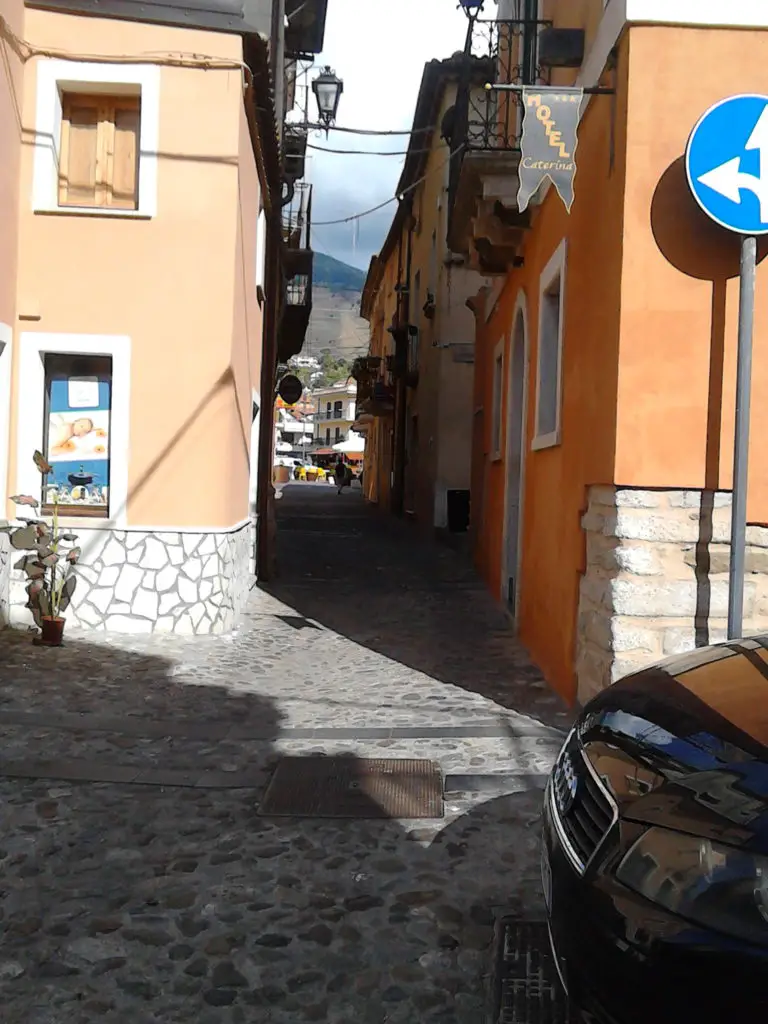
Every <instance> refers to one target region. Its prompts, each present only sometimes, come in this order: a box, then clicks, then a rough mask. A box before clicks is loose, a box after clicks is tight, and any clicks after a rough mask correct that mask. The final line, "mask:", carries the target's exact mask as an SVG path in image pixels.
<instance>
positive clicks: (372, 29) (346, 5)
mask: <svg viewBox="0 0 768 1024" xmlns="http://www.w3.org/2000/svg"><path fill="white" fill-rule="evenodd" d="M487 6H488V8H489V15H490V16H492V15H493V14H494V13H495V5H494V4H493V3H491V2H489V3H488V5H487ZM466 30H467V21H466V17H465V16H464V14H463V12H462V11H461V10H460V9H459V8H458V0H386V2H384V3H382V2H381V0H329V2H328V19H327V23H326V32H325V49H324V51H323V53H322V54H320V56H319V57H318V58H317V62H316V66H315V67H314V68H313V69H312V71H311V72H310V74H309V79H310V80H311V79H312V78H314V77H316V75H317V74H318V72H319V70H320V68H322V67H323V65H325V64H329V65H330V66H331V68H333V70H334V71H335V72H336V74H337V75H338V76H339V78H341V79H342V80H343V82H344V93H343V95H342V97H341V103H340V105H339V113H338V118H337V123H338V124H339V125H341V126H343V127H351V128H366V129H371V128H376V129H379V130H383V129H386V130H398V129H399V130H402V129H406V130H407V129H409V128H410V127H411V124H412V121H413V113H414V109H415V106H416V98H417V96H418V92H419V85H420V84H421V76H422V73H423V70H424V64H425V63H426V62H427V61H428V60H432V59H433V58H439V59H442V58H444V57H449V56H450V55H451V54H452V53H455V51H456V50H460V49H462V48H463V45H464V38H465V35H466ZM309 119H310V121H316V120H317V106H316V103H315V98H314V96H310V107H309ZM309 142H310V144H311V145H315V146H325V147H329V148H333V149H347V150H350V149H354V150H361V149H363V150H365V151H366V153H370V152H371V151H383V150H386V151H388V152H395V151H403V150H405V149H406V148H407V145H408V136H407V135H405V136H391V137H386V136H360V135H350V134H347V133H346V132H334V131H331V133H330V137H329V138H328V139H327V140H326V138H325V134H324V133H319V132H313V133H311V134H310V137H309ZM307 154H308V157H309V159H308V160H307V178H308V179H309V180H310V181H311V182H312V183H313V186H314V188H313V192H312V247H313V248H314V249H315V250H317V251H319V252H325V253H328V254H329V255H331V256H335V257H336V259H339V260H343V262H345V263H350V264H352V265H353V266H357V267H360V268H361V269H363V270H366V269H367V268H368V264H369V261H370V258H371V256H372V255H373V254H374V253H375V252H378V251H379V249H380V247H381V244H382V242H383V241H384V237H385V236H386V233H387V230H388V229H389V225H390V223H391V221H392V216H393V214H394V212H395V209H396V204H395V203H390V205H389V206H387V207H385V208H384V209H383V210H380V211H379V212H378V213H374V214H371V215H370V216H368V217H363V218H361V219H360V220H358V221H355V222H353V223H351V224H339V225H334V226H323V225H322V224H318V221H326V220H336V219H338V218H342V217H348V216H350V215H352V214H355V213H358V212H360V211H363V210H366V209H369V208H370V207H372V206H376V205H377V204H378V203H381V202H383V201H384V200H385V199H389V198H390V197H391V196H392V195H394V191H395V186H396V185H397V180H398V178H399V176H400V171H401V170H402V166H403V157H402V156H370V155H365V156H338V155H334V154H331V153H324V152H319V151H318V150H315V149H309V150H308V151H307Z"/></svg>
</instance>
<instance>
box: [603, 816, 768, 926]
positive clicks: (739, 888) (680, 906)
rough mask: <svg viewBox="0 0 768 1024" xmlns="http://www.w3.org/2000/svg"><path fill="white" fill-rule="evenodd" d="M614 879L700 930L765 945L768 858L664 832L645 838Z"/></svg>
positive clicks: (653, 831)
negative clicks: (707, 930)
mask: <svg viewBox="0 0 768 1024" xmlns="http://www.w3.org/2000/svg"><path fill="white" fill-rule="evenodd" d="M616 877H617V878H618V880H619V881H620V882H622V884H623V885H626V886H627V888H628V889H632V890H633V891H634V892H637V893H639V894H640V895H641V896H645V898H646V899H649V900H651V901H652V902H653V903H657V904H659V905H660V906H662V907H665V908H666V909H667V910H669V911H671V912H672V913H673V914H676V915H678V916H679V917H684V918H687V919H688V920H689V921H691V922H693V923H695V924H698V925H700V926H702V927H704V928H711V929H713V930H714V931H718V932H723V933H724V934H726V935H730V936H733V937H734V938H738V939H743V940H745V941H747V942H755V943H759V944H760V945H763V946H764V945H766V944H768V858H766V857H760V856H756V855H755V854H752V853H748V852H745V851H743V850H737V849H735V848H733V847H730V846H721V845H720V844H719V843H713V842H712V841H711V840H709V839H701V838H699V837H697V836H689V835H683V834H682V833H679V832H672V831H670V830H669V829H664V828H651V829H649V831H648V832H645V833H644V834H643V835H642V836H641V837H640V838H639V839H638V840H637V842H635V844H634V845H633V846H632V848H631V849H630V850H629V852H628V853H627V854H626V855H625V856H624V858H623V859H622V861H621V863H620V864H619V867H618V869H617V871H616Z"/></svg>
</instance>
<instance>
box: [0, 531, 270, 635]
mask: <svg viewBox="0 0 768 1024" xmlns="http://www.w3.org/2000/svg"><path fill="white" fill-rule="evenodd" d="M74 532H75V533H77V534H78V537H79V541H80V544H81V545H82V549H83V554H82V559H81V563H80V565H79V566H78V570H77V572H78V577H79V579H78V584H77V589H76V590H75V595H74V599H73V601H72V604H71V605H70V607H69V608H68V609H67V611H66V613H65V615H66V619H67V624H68V625H71V626H74V627H79V628H82V629H96V630H112V631H114V632H118V633H152V632H158V633H186V634H204V633H225V632H228V631H230V630H231V629H233V628H234V626H235V625H236V624H237V621H238V619H239V617H240V615H241V613H242V612H243V610H244V608H245V605H246V602H247V600H248V592H249V589H250V586H251V583H252V580H253V577H252V575H251V572H250V564H251V555H252V550H253V536H254V534H253V524H252V523H250V522H249V523H246V524H244V525H242V526H240V527H238V528H236V529H234V530H232V531H231V532H229V533H171V532H163V533H154V532H140V531H134V530H98V529H95V530H94V529H89V528H88V527H86V526H83V527H79V526H78V528H77V529H76V530H75V531H74ZM1 564H2V563H1V562H0V566H1ZM25 586H26V579H25V578H24V577H23V574H22V573H20V572H19V571H18V570H12V571H11V582H10V600H11V610H10V620H11V624H12V625H14V626H30V625H33V620H32V616H31V614H30V612H29V611H28V610H27V609H26V608H25V605H26V602H27V595H26V591H25ZM1 594H2V578H1V569H0V595H1ZM1 600H2V598H1V596H0V602H1ZM1 615H2V608H1V604H0V616H1Z"/></svg>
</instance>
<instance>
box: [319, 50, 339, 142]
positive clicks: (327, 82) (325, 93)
mask: <svg viewBox="0 0 768 1024" xmlns="http://www.w3.org/2000/svg"><path fill="white" fill-rule="evenodd" d="M312 92H313V93H314V94H315V99H316V100H317V109H318V112H319V114H320V121H321V122H322V123H323V124H324V125H325V134H326V137H327V136H328V129H329V128H330V127H331V125H332V124H333V123H334V122H335V120H336V114H337V112H338V109H339V100H340V99H341V94H342V93H343V92H344V83H343V82H342V80H341V79H340V78H339V77H338V76H337V74H336V72H335V71H333V70H331V68H330V67H328V65H327V64H326V66H325V67H324V68H323V70H322V71H321V72H320V74H319V75H318V76H317V78H316V79H315V80H314V82H313V83H312Z"/></svg>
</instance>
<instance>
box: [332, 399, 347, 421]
mask: <svg viewBox="0 0 768 1024" xmlns="http://www.w3.org/2000/svg"><path fill="white" fill-rule="evenodd" d="M343 409H344V403H343V402H334V403H333V418H334V419H335V420H340V419H342V418H343Z"/></svg>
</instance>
